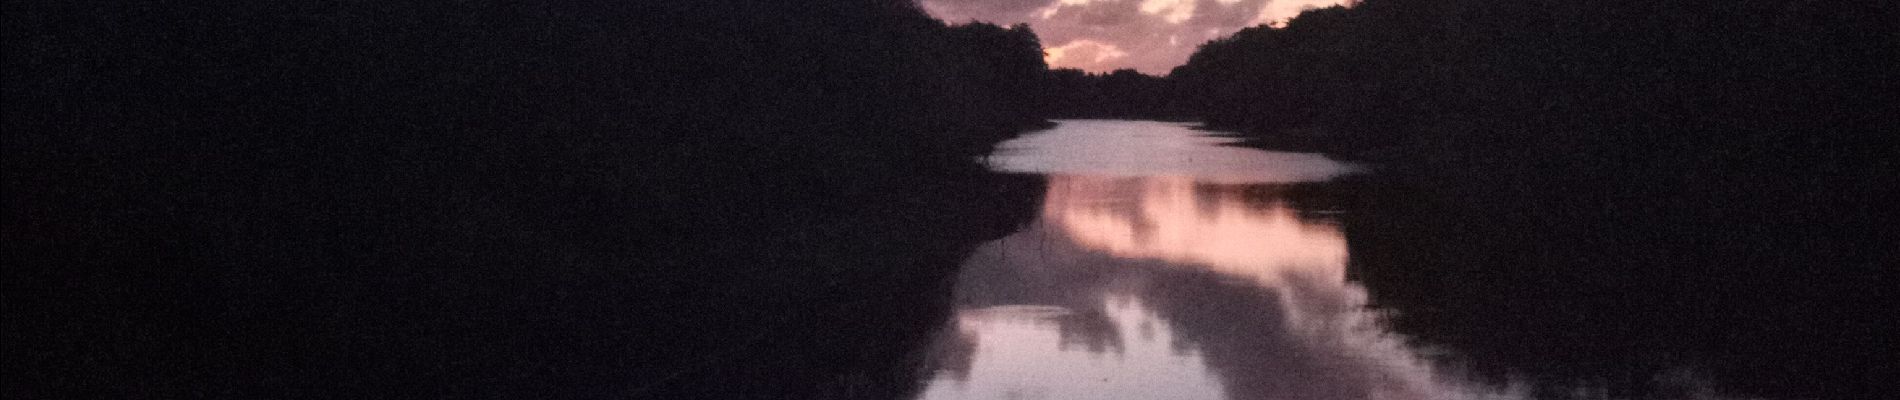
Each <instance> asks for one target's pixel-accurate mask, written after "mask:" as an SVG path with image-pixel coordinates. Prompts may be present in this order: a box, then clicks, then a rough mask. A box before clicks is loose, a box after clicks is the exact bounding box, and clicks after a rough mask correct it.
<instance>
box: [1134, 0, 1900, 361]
mask: <svg viewBox="0 0 1900 400" xmlns="http://www.w3.org/2000/svg"><path fill="white" fill-rule="evenodd" d="M1894 17H1895V10H1893V9H1892V7H1891V6H1889V5H1885V4H1876V3H1845V2H1793V3H1790V2H1772V1H1740V2H1654V1H1648V2H1625V1H1580V2H1496V1H1464V0H1451V1H1401V0H1368V1H1365V2H1363V3H1361V4H1358V5H1356V6H1354V7H1352V8H1330V9H1322V10H1314V11H1309V12H1307V13H1305V14H1302V15H1301V16H1300V17H1299V18H1297V19H1295V20H1293V21H1291V22H1290V23H1289V24H1287V25H1286V26H1285V27H1282V28H1272V27H1259V28H1251V29H1246V30H1243V31H1241V32H1239V33H1237V34H1236V35H1234V36H1232V37H1230V38H1226V39H1221V40H1217V41H1214V42H1210V43H1208V44H1206V45H1204V46H1203V47H1202V48H1201V49H1200V51H1199V52H1197V53H1196V54H1195V55H1194V56H1193V57H1192V58H1191V59H1190V61H1189V62H1188V63H1187V65H1184V66H1182V67H1180V68H1177V69H1176V70H1175V71H1174V72H1173V74H1171V75H1170V78H1171V79H1175V80H1178V81H1179V84H1180V85H1182V86H1183V90H1184V94H1185V95H1186V96H1187V98H1189V99H1193V100H1195V101H1197V103H1195V104H1194V106H1193V108H1194V109H1195V110H1197V111H1199V112H1201V113H1202V116H1203V117H1204V118H1205V120H1206V121H1207V122H1208V123H1209V124H1210V125H1213V126H1217V127H1227V128H1233V129H1241V130H1245V131H1248V132H1250V133H1252V134H1254V135H1255V136H1257V137H1259V138H1260V140H1261V141H1263V142H1265V143H1267V144H1270V145H1276V146H1288V147H1300V148H1309V149H1319V150H1326V151H1331V152H1336V153H1341V154H1347V155H1351V156H1356V157H1363V158H1372V159H1377V160H1380V161H1382V162H1383V163H1384V164H1385V166H1386V168H1385V169H1386V176H1387V177H1389V178H1390V179H1391V180H1392V182H1388V183H1386V184H1383V185H1374V186H1383V187H1385V188H1386V189H1384V190H1385V191H1386V192H1388V193H1385V194H1384V195H1383V196H1368V198H1374V199H1379V198H1384V199H1390V200H1385V201H1386V202H1389V203H1390V204H1377V205H1373V206H1369V207H1366V208H1367V209H1368V213H1371V214H1372V215H1371V216H1368V217H1366V218H1364V219H1363V220H1361V222H1359V223H1358V224H1359V225H1360V226H1372V225H1377V226H1376V227H1373V228H1371V229H1349V232H1359V233H1360V234H1359V236H1358V237H1354V238H1352V243H1354V246H1355V248H1354V249H1353V254H1354V263H1355V267H1356V268H1359V271H1358V273H1360V274H1361V275H1362V276H1363V277H1365V279H1366V280H1367V283H1368V285H1369V286H1371V287H1372V289H1373V292H1374V294H1375V297H1376V298H1377V300H1378V301H1379V302H1381V303H1383V304H1384V305H1386V306H1390V307H1394V308H1395V309H1397V310H1398V311H1399V312H1398V315H1399V317H1398V319H1397V320H1396V322H1397V323H1398V325H1399V326H1400V328H1402V329H1404V330H1406V331H1408V332H1410V333H1414V334H1418V335H1420V336H1421V337H1423V338H1424V339H1425V340H1427V341H1430V342H1436V343H1440V344H1450V345H1453V346H1455V347H1456V348H1458V349H1460V350H1462V351H1466V352H1469V353H1472V354H1476V355H1475V356H1474V358H1477V359H1481V360H1498V361H1502V362H1503V363H1504V364H1506V365H1505V366H1506V367H1510V368H1517V369H1523V370H1529V371H1532V373H1536V374H1542V375H1546V376H1547V377H1551V378H1553V379H1558V380H1563V379H1584V380H1588V379H1596V378H1591V377H1599V378H1601V377H1608V378H1603V379H1611V380H1615V381H1618V382H1621V383H1626V385H1620V386H1619V387H1625V388H1634V389H1629V390H1632V391H1634V392H1636V393H1635V394H1637V395H1642V394H1643V393H1645V392H1643V391H1644V390H1653V389H1654V387H1653V385H1650V382H1649V380H1650V379H1652V378H1653V377H1654V376H1657V374H1660V373H1662V372H1663V371H1658V370H1657V368H1659V367H1657V366H1658V365H1676V364H1692V365H1696V366H1698V367H1699V368H1703V369H1705V370H1706V371H1709V372H1708V373H1712V374H1715V375H1716V376H1715V378H1716V379H1718V380H1719V381H1720V382H1721V385H1722V387H1725V388H1729V389H1730V390H1734V391H1736V392H1739V393H1743V394H1756V395H1768V396H1777V397H1781V396H1790V397H1810V396H1819V397H1821V398H1852V397H1860V396H1865V395H1868V394H1870V393H1891V390H1890V389H1891V383H1889V382H1884V381H1881V380H1880V379H1879V378H1875V377H1878V376H1884V375H1889V374H1891V373H1892V371H1891V365H1892V364H1891V363H1890V362H1889V361H1887V360H1886V359H1885V358H1884V357H1885V356H1884V355H1885V354H1892V352H1893V351H1892V346H1891V342H1890V341H1889V340H1886V339H1880V338H1884V337H1890V334H1891V332H1890V330H1891V329H1890V327H1889V325H1890V324H1891V318H1890V317H1888V316H1887V315H1891V314H1892V310H1891V308H1890V307H1889V306H1886V305H1885V304H1888V303H1886V302H1888V301H1891V289H1890V288H1891V286H1892V281H1891V273H1890V271H1891V269H1892V268H1893V267H1894V260H1893V258H1892V256H1893V254H1892V248H1893V246H1892V244H1891V238H1892V237H1893V235H1892V233H1893V228H1892V224H1893V222H1894V218H1893V214H1894V213H1893V210H1892V207H1891V206H1890V204H1892V201H1893V196H1892V195H1893V191H1892V186H1891V185H1890V184H1887V183H1885V182H1886V181H1888V180H1891V178H1892V176H1894V174H1895V168H1894V165H1893V160H1894V159H1895V158H1894V157H1895V154H1894V151H1893V150H1894V147H1893V146H1892V145H1891V144H1885V143H1886V142H1888V141H1890V140H1891V139H1892V138H1893V134H1892V129H1893V127H1894V126H1896V125H1895V124H1896V122H1900V121H1896V119H1895V118H1896V116H1900V112H1896V108H1895V103H1894V101H1893V97H1892V94H1893V93H1895V91H1894V89H1896V88H1895V86H1894V85H1895V84H1896V82H1900V79H1896V75H1895V71H1896V68H1893V66H1894V64H1893V62H1892V61H1891V60H1894V59H1900V57H1896V54H1895V53H1896V50H1900V36H1896V35H1897V33H1896V32H1900V30H1896V29H1895V28H1896V27H1895V26H1894V21H1896V19H1895V18H1894ZM1367 232H1372V233H1379V232H1383V233H1384V234H1385V235H1389V236H1379V237H1369V236H1366V235H1367ZM1632 382H1634V383H1635V384H1629V383H1632ZM1645 387H1647V388H1648V389H1643V388H1645ZM1649 394H1654V393H1649Z"/></svg>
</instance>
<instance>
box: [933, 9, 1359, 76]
mask: <svg viewBox="0 0 1900 400" xmlns="http://www.w3.org/2000/svg"><path fill="white" fill-rule="evenodd" d="M1352 3H1353V1H1352V0H924V1H923V3H922V4H923V7H924V10H926V11H928V12H930V13H931V14H932V15H934V16H936V17H938V18H942V19H943V20H945V21H948V22H951V23H966V22H970V21H983V22H990V23H995V24H999V25H1012V24H1017V23H1026V24H1029V27H1030V28H1031V29H1033V30H1035V32H1036V34H1037V35H1038V36H1040V37H1041V38H1042V45H1043V48H1044V49H1045V50H1044V51H1046V52H1047V53H1048V57H1046V60H1047V61H1048V62H1049V66H1050V67H1052V68H1077V69H1082V70H1087V71H1091V72H1107V71H1112V70H1116V69H1123V68H1133V69H1135V70H1138V71H1141V72H1143V73H1147V74H1152V75H1166V74H1167V73H1168V71H1169V70H1171V69H1173V68H1174V67H1175V66H1178V65H1181V64H1182V63H1184V62H1186V61H1187V57H1188V55H1189V54H1192V53H1193V52H1194V49H1195V48H1196V47H1198V46H1200V45H1201V44H1202V43H1206V42H1207V41H1209V40H1212V39H1217V38H1220V37H1223V36H1227V35H1231V34H1233V33H1234V31H1238V30H1240V29H1241V28H1246V27H1251V26H1257V25H1261V24H1273V25H1277V24H1280V23H1284V22H1285V21H1286V20H1288V19H1291V18H1293V17H1294V16H1297V15H1299V13H1300V12H1301V11H1304V10H1307V9H1311V8H1324V7H1330V6H1334V5H1349V4H1352Z"/></svg>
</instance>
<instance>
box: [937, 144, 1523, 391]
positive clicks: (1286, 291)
mask: <svg viewBox="0 0 1900 400" xmlns="http://www.w3.org/2000/svg"><path fill="white" fill-rule="evenodd" d="M1060 122H1061V124H1060V125H1059V126H1057V127H1055V128H1053V129H1050V130H1047V131H1043V132H1038V133H1033V134H1030V135H1027V136H1024V137H1022V138H1019V139H1016V140H1012V141H1009V142H1005V143H1003V144H1001V145H999V149H998V151H997V152H996V154H995V155H994V156H992V157H991V158H990V159H989V162H990V165H991V166H992V168H993V169H996V170H998V171H1005V172H1016V173H1034V174H1042V175H1044V176H1046V178H1047V182H1048V188H1047V192H1046V196H1045V198H1044V203H1043V205H1042V207H1041V212H1040V215H1039V217H1038V219H1037V220H1036V221H1035V222H1033V223H1032V224H1031V225H1030V226H1028V227H1026V228H1025V229H1023V230H1022V231H1020V232H1018V233H1015V234H1013V235H1011V236H1008V237H1006V238H1003V239H1000V240H997V241H994V242H991V243H988V244H985V245H983V246H982V247H980V248H978V249H977V250H976V251H975V252H974V254H972V255H971V256H970V257H969V259H968V260H966V261H965V262H964V265H963V270H962V272H961V275H960V276H959V277H958V280H957V286H956V289H955V293H956V294H955V296H956V312H955V316H954V318H953V321H952V322H951V323H949V324H947V327H946V328H945V329H944V332H942V333H941V335H940V336H939V337H938V339H936V341H935V343H934V344H933V345H932V349H931V350H930V353H931V357H930V362H929V363H928V364H929V368H931V369H932V371H931V373H930V374H928V375H927V376H929V381H928V382H927V385H926V388H925V389H924V390H923V391H922V392H921V394H920V395H919V396H918V398H921V399H930V400H936V399H1124V398H1125V399H1255V398H1287V399H1362V398H1396V399H1471V398H1493V397H1494V398H1510V397H1517V395H1519V393H1517V392H1518V391H1517V390H1515V389H1513V388H1512V387H1510V385H1495V384H1482V383H1477V382H1475V381H1473V380H1470V379H1466V378H1465V377H1464V376H1463V375H1462V374H1461V373H1459V372H1458V371H1457V370H1456V369H1455V368H1445V367H1444V365H1446V364H1445V363H1442V362H1437V361H1436V360H1437V358H1435V357H1433V356H1431V355H1430V352H1426V351H1423V350H1421V349H1419V348H1416V347H1414V346H1411V345H1408V343H1407V342H1408V341H1407V340H1406V337H1404V336H1403V335H1400V334H1396V333H1394V332H1392V331H1391V330H1390V329H1388V328H1387V327H1386V325H1385V324H1384V323H1383V319H1382V318H1381V314H1380V313H1379V312H1376V311H1373V310H1372V309H1370V308H1369V307H1368V305H1369V300H1368V294H1367V291H1366V289H1365V288H1364V287H1362V286H1361V285H1360V284H1358V283H1355V282H1353V281H1352V280H1350V279H1348V264H1349V261H1350V260H1351V257H1352V255H1351V254H1350V252H1349V251H1348V246H1347V238H1346V236H1345V235H1344V234H1343V230H1342V226H1341V221H1340V217H1341V216H1342V215H1344V214H1345V213H1348V212H1350V210H1345V209H1341V207H1338V206H1335V205H1328V204H1326V202H1325V201H1323V200H1314V199H1309V198H1308V197H1312V196H1309V195H1307V194H1308V193H1313V192H1323V191H1325V190H1327V188H1326V185H1327V184H1326V183H1325V182H1327V181H1329V180H1332V179H1335V178H1338V177H1341V176H1346V175H1350V174H1355V173H1359V172H1362V171H1363V169H1364V168H1363V167H1361V166H1357V165H1354V164H1350V163H1345V162H1340V161H1335V160H1331V159H1328V158H1326V157H1324V156H1320V155H1315V154H1304V153H1285V152H1270V151H1261V150H1254V149H1248V148H1241V147H1233V146H1226V144H1229V143H1232V142H1234V141H1236V140H1235V139H1232V138H1226V137H1220V136H1216V135H1213V134H1211V133H1210V132H1205V131H1197V130H1194V129H1191V125H1188V124H1180V123H1165V122H1148V121H1060Z"/></svg>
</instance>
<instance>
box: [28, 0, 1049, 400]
mask: <svg viewBox="0 0 1900 400" xmlns="http://www.w3.org/2000/svg"><path fill="white" fill-rule="evenodd" d="M7 8H8V10H7V12H6V13H5V17H4V18H5V23H4V25H5V28H4V29H5V54H6V57H4V61H3V62H4V66H5V89H4V104H6V106H5V110H4V112H5V113H6V118H5V120H4V132H5V141H4V146H5V148H4V160H0V162H4V184H5V190H4V196H5V199H4V201H5V207H4V209H5V210H4V213H5V223H4V225H3V226H0V242H4V244H3V246H5V262H4V264H5V265H6V268H5V269H6V271H7V272H6V279H4V281H5V285H6V291H5V294H4V296H5V301H4V303H5V305H4V307H6V319H7V321H8V322H7V328H6V330H7V342H8V343H10V344H11V345H9V346H7V350H6V353H7V354H8V357H7V359H9V360H14V362H10V363H8V366H7V367H6V369H5V371H6V376H7V378H6V380H7V381H8V382H12V383H10V384H8V385H7V387H6V389H5V391H6V393H7V397H20V398H62V397H222V398H256V397H299V398H312V397H349V398H361V397H626V396H632V397H649V396H652V397H678V398H691V397H706V395H707V394H708V393H714V394H717V395H718V396H721V397H745V398H758V397H791V398H804V397H821V396H828V395H837V396H840V397H842V395H838V394H839V393H844V394H855V395H859V396H869V397H897V396H898V395H897V394H895V393H902V392H904V391H907V390H913V389H914V387H915V385H916V384H917V382H919V380H917V379H913V378H914V377H910V376H905V374H906V373H909V372H910V371H911V369H907V368H901V365H894V364H900V363H902V362H904V361H903V360H906V359H907V358H905V357H904V354H906V352H908V351H909V350H910V349H913V348H915V346H920V345H921V343H922V342H923V341H924V340H925V339H924V338H925V335H928V334H929V332H931V331H932V330H933V329H934V328H932V327H930V326H928V324H929V323H930V322H931V321H930V319H931V318H934V317H940V316H941V315H938V314H932V311H930V310H933V309H941V308H943V307H947V306H941V307H939V306H936V304H939V303H943V304H947V303H945V302H943V301H941V300H942V299H938V298H934V297H933V296H935V297H942V296H947V295H938V294H933V293H937V292H938V291H940V290H937V289H939V288H938V285H939V284H940V283H941V281H942V280H943V279H941V278H945V277H947V276H949V275H948V274H950V273H951V272H952V269H953V268H954V266H955V265H956V262H957V261H958V260H957V258H958V257H960V255H961V251H963V250H965V249H967V248H968V247H969V246H973V245H974V244H975V243H978V242H980V241H982V240H985V239H988V238H989V237H990V236H994V235H1001V234H1003V233H1006V232H1007V231H1009V230H1010V229H1011V228H1012V227H1013V226H1014V225H1015V224H1016V223H1020V222H1021V221H1022V220H1025V219H1026V218H1028V216H1029V212H1030V207H1031V204H1030V203H1031V199H1030V196H1033V195H1034V190H1035V188H1034V183H1033V182H1018V181H1014V180H999V179H996V178H991V177H987V176H985V175H983V174H982V171H981V170H980V169H979V168H978V167H977V166H975V165H972V164H970V163H968V162H967V160H968V159H969V157H970V156H973V155H976V154H979V153H980V152H982V151H986V150H987V147H988V145H989V144H990V143H993V142H994V141H996V140H999V139H1001V138H1003V137H1007V136H1008V135H1011V134H1013V133H1014V132H1016V131H1017V130H1019V129H1022V128H1024V127H1027V126H1033V125H1035V124H1037V123H1039V122H1040V121H1041V120H1040V118H1039V116H1037V115H1035V109H1036V107H1035V101H1036V100H1035V99H1034V98H1033V97H1032V96H1031V95H1032V93H1028V92H1026V91H1025V88H1029V87H1034V85H1026V84H1023V82H1032V81H1036V80H1040V79H1042V78H1043V74H1044V73H1045V71H1046V67H1045V66H1044V64H1043V61H1042V53H1041V49H1040V45H1039V44H1038V43H1037V42H1036V37H1035V35H1034V34H1033V33H1031V32H1029V31H1028V30H1027V29H1024V28H1022V27H1012V28H1004V27H997V26H993V25H986V24H970V25H958V26H950V25H946V24H944V23H943V22H941V21H938V20H935V19H932V18H930V17H929V16H927V15H926V14H925V13H923V12H922V11H920V10H919V9H918V8H917V7H916V6H915V5H914V4H912V3H911V2H909V1H903V0H852V1H832V2H822V3H817V4H804V3H794V2H777V1H745V0H731V1H711V2H690V3H687V2H651V1H635V2H624V1H608V2H597V1H558V2H532V3H518V2H516V3H506V2H486V1H477V2H454V3H438V4H426V5H425V4H407V3H393V2H368V3H350V4H332V3H322V4H318V3H311V4H282V3H269V4H266V3H245V4H200V3H197V2H187V1H169V0H155V1H133V2H110V3H109V4H107V3H98V4H93V3H90V2H67V1H56V2H32V1H29V2H9V3H8V6H7ZM866 290H871V291H878V292H877V293H872V294H866V293H860V292H857V291H866ZM853 298H876V299H883V300H885V301H881V302H878V303H875V304H855V303H846V302H845V301H843V300H842V299H853ZM845 307H848V308H850V309H851V312H850V313H841V312H839V309H841V308H845ZM840 315H844V316H849V317H848V318H844V317H839V316H840ZM852 318H856V319H852ZM836 326H893V327H912V328H914V329H912V330H910V331H905V330H901V329H899V330H894V331H885V332H894V333H889V334H881V335H876V337H859V336H851V335H854V334H857V335H862V334H861V333H856V332H859V331H857V330H849V329H846V330H840V329H834V327H836ZM767 343H769V344H771V345H770V346H769V348H771V349H777V350H771V351H777V352H778V353H762V352H763V351H765V350H759V349H760V348H761V347H760V346H765V345H764V344H767ZM759 360H768V361H769V362H766V361H759ZM708 371H723V372H720V373H713V372H708ZM840 376H847V377H850V378H849V379H845V378H839V377H840Z"/></svg>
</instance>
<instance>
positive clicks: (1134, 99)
mask: <svg viewBox="0 0 1900 400" xmlns="http://www.w3.org/2000/svg"><path fill="white" fill-rule="evenodd" d="M1043 84H1044V85H1046V86H1044V89H1045V90H1043V91H1042V92H1041V93H1042V97H1041V98H1040V99H1041V109H1040V111H1041V115H1043V116H1045V117H1049V118H1115V119H1157V120H1180V119H1188V118H1193V115H1194V114H1193V113H1192V112H1191V110H1190V109H1189V108H1188V107H1186V105H1187V104H1186V103H1187V102H1186V101H1184V100H1183V98H1184V96H1183V95H1182V93H1181V92H1180V91H1179V90H1178V89H1176V87H1177V86H1176V85H1175V84H1174V81H1171V80H1168V79H1166V78H1163V77H1158V76H1153V75H1147V74H1143V73H1141V72H1139V71H1135V70H1132V69H1120V70H1115V71H1113V72H1108V73H1100V74H1097V73H1089V72H1086V71H1083V70H1079V69H1073V68H1058V69H1053V70H1050V71H1049V74H1048V78H1047V79H1046V80H1045V81H1044V83H1043Z"/></svg>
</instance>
